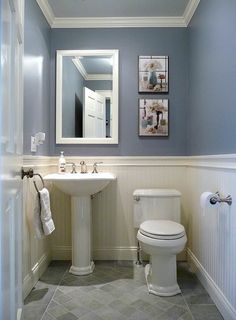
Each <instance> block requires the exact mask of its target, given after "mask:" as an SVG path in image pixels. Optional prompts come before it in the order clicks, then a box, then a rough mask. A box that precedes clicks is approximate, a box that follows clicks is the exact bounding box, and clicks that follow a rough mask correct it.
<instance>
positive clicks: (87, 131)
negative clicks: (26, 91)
mask: <svg viewBox="0 0 236 320" xmlns="http://www.w3.org/2000/svg"><path fill="white" fill-rule="evenodd" d="M56 129H57V143H118V51H117V50H87V51H85V50H79V51H71V50H70V51H68V50H66V51H57V128H56Z"/></svg>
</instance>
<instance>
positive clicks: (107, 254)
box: [52, 246, 186, 261]
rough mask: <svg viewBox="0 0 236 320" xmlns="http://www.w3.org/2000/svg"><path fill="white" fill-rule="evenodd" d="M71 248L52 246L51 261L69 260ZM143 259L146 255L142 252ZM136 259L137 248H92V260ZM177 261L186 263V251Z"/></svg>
mask: <svg viewBox="0 0 236 320" xmlns="http://www.w3.org/2000/svg"><path fill="white" fill-rule="evenodd" d="M71 256H72V250H71V246H53V247H52V260H71ZM142 256H143V258H145V259H146V258H147V255H146V254H145V253H144V252H143V254H142ZM136 258H137V247H136V246H129V247H109V248H93V259H94V260H133V261H135V260H136ZM177 259H178V261H186V251H185V250H184V251H183V252H182V253H180V254H179V255H178V258H177Z"/></svg>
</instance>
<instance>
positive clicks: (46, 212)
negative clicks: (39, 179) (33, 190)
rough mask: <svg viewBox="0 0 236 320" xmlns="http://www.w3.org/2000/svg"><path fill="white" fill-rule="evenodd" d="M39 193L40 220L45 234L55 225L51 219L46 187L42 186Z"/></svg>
mask: <svg viewBox="0 0 236 320" xmlns="http://www.w3.org/2000/svg"><path fill="white" fill-rule="evenodd" d="M39 193H40V205H41V221H42V225H43V231H44V234H45V235H46V236H47V235H49V234H51V233H52V232H53V231H54V230H55V225H54V222H53V220H52V213H51V209H50V198H49V192H48V190H47V189H46V188H43V189H42V190H41V191H39Z"/></svg>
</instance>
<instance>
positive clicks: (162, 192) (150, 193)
mask: <svg viewBox="0 0 236 320" xmlns="http://www.w3.org/2000/svg"><path fill="white" fill-rule="evenodd" d="M133 196H134V197H150V198H151V197H180V196H181V193H180V192H179V191H177V190H175V189H137V190H135V191H134V192H133Z"/></svg>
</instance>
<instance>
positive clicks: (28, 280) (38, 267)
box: [23, 252, 51, 299]
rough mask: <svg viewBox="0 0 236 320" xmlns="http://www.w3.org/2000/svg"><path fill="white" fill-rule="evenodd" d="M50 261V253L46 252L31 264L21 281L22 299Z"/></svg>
mask: <svg viewBox="0 0 236 320" xmlns="http://www.w3.org/2000/svg"><path fill="white" fill-rule="evenodd" d="M50 261H51V255H50V254H49V252H48V253H46V254H44V255H42V257H41V258H40V259H39V261H38V262H37V263H36V264H35V265H34V266H33V268H32V269H31V272H30V273H28V274H27V275H26V277H25V278H24V281H23V299H25V298H26V297H27V296H28V294H29V293H30V291H31V290H32V289H33V287H34V285H35V284H36V282H37V281H38V280H39V278H40V276H41V275H42V274H43V273H44V271H45V270H46V269H47V267H48V265H49V263H50Z"/></svg>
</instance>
